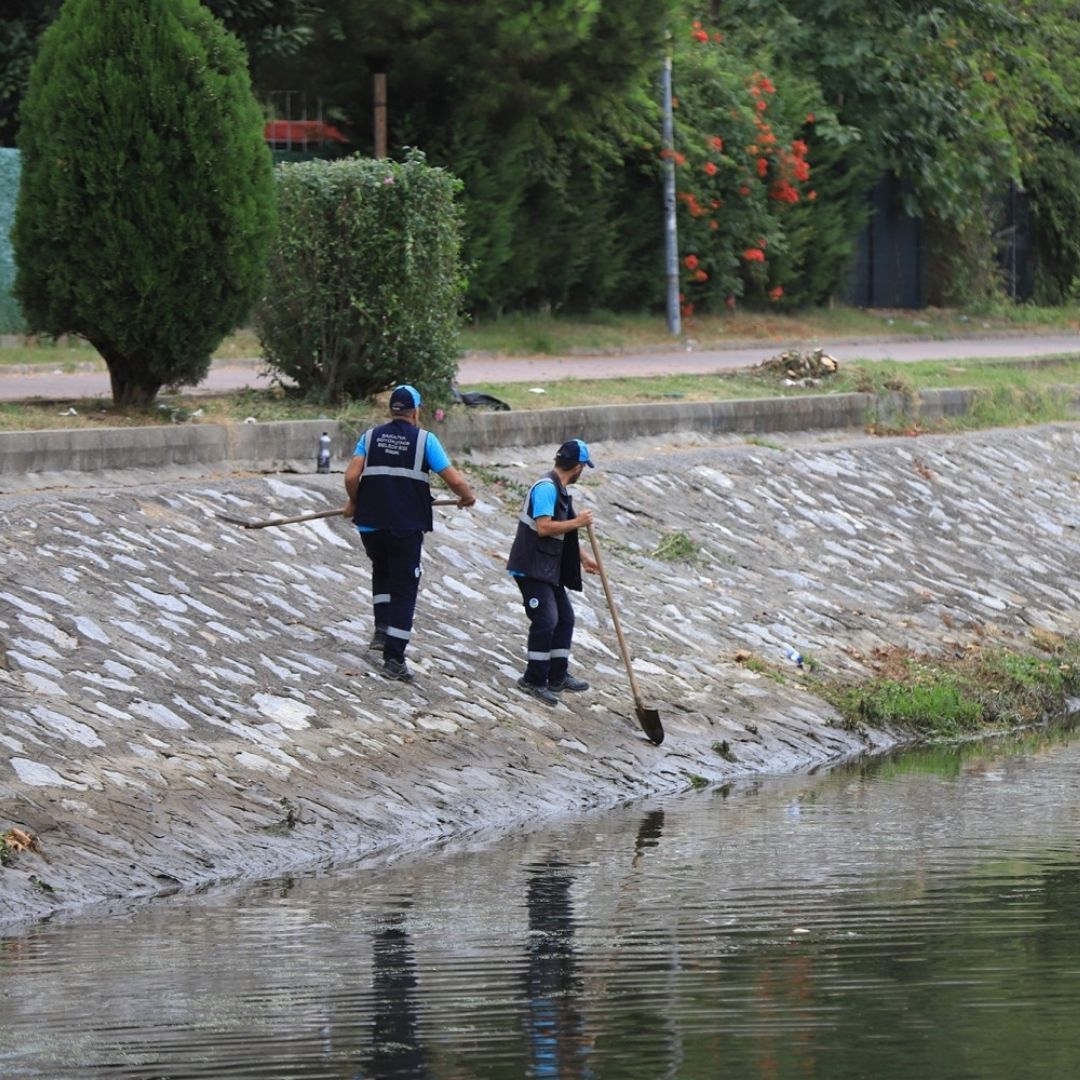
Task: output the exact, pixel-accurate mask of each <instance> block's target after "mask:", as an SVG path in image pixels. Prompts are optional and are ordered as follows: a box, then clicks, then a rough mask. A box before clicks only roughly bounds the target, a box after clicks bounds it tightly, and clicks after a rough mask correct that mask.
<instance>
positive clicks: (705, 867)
mask: <svg viewBox="0 0 1080 1080" xmlns="http://www.w3.org/2000/svg"><path fill="white" fill-rule="evenodd" d="M1078 871H1080V738H1078V737H1077V736H1076V735H1075V734H1071V733H1067V732H1058V733H1049V734H1040V735H1029V736H1024V737H1014V738H1010V739H1007V740H1002V741H1000V742H996V743H992V744H978V745H968V746H964V747H961V748H959V749H930V750H922V751H918V752H911V753H905V754H902V755H899V756H895V757H891V758H887V759H881V760H874V761H869V762H864V763H860V764H856V765H847V766H843V767H840V768H836V769H834V770H833V771H831V772H828V773H822V774H819V775H816V776H799V777H794V778H792V777H789V778H784V779H767V780H760V781H756V782H745V783H740V784H736V785H733V786H731V787H729V788H726V789H723V790H703V791H698V792H694V793H692V794H688V795H684V796H680V797H678V798H671V799H666V800H663V801H651V802H647V803H643V804H636V805H634V806H631V807H627V808H625V809H622V810H620V811H618V812H614V813H608V814H603V815H600V814H596V815H592V816H582V817H580V818H575V819H573V820H564V821H561V822H560V823H559V824H558V825H557V826H556V827H554V828H550V829H545V830H536V831H530V832H526V833H521V834H518V835H515V836H513V837H510V838H503V839H500V840H497V841H496V840H492V839H490V838H485V837H483V836H481V835H476V836H474V837H473V838H472V839H470V840H469V841H466V842H464V843H462V842H458V843H456V844H455V845H454V846H453V848H448V849H445V850H441V851H430V852H427V853H426V854H424V855H423V856H412V857H408V858H401V859H397V860H384V861H383V862H382V863H381V864H380V865H377V866H362V867H353V868H351V869H339V870H337V871H336V872H335V873H333V874H330V875H326V876H321V877H320V876H313V877H309V878H303V879H298V880H283V881H275V882H272V883H268V884H266V885H263V886H260V887H258V888H254V889H251V888H249V889H244V890H241V889H235V890H218V891H215V892H213V893H210V894H207V895H205V896H203V897H196V898H190V899H182V898H179V897H174V898H172V899H170V900H167V901H164V902H159V903H156V904H153V905H150V906H142V907H138V908H132V909H129V910H126V911H120V912H112V913H108V914H104V915H99V916H95V917H93V918H88V917H80V918H76V919H68V920H63V921H59V920H57V921H54V922H52V923H44V924H41V925H38V926H36V927H34V928H32V929H30V930H29V931H26V932H23V933H20V934H19V935H18V936H12V937H8V938H7V939H3V940H0V1076H3V1077H17V1078H20V1080H21V1078H43V1077H49V1078H52V1077H56V1078H67V1077H78V1078H84V1077H97V1076H101V1077H138V1078H165V1077H168V1078H174V1080H178V1078H181V1077H198V1078H215V1080H217V1078H224V1077H252V1078H255V1077H257V1078H269V1077H280V1078H297V1080H299V1078H304V1080H308V1078H316V1077H320V1078H321V1077H327V1078H331V1077H332V1078H349V1080H353V1078H355V1080H360V1078H364V1080H389V1078H416V1080H420V1078H424V1080H428V1078H430V1080H477V1078H492V1080H494V1078H500V1080H502V1078H505V1080H519V1078H522V1077H553V1078H559V1080H576V1078H611V1080H632V1078H642V1080H657V1078H662V1077H678V1078H686V1080H698V1078H700V1080H706V1078H708V1080H713V1078H717V1077H763V1078H783V1077H799V1078H816V1077H828V1078H845V1077H871V1078H875V1080H890V1078H893V1077H896V1078H899V1077H905V1078H906V1077H912V1076H918V1077H921V1078H936V1077H941V1078H949V1080H955V1078H962V1077H972V1078H979V1080H987V1078H994V1077H1001V1078H1009V1080H1014V1078H1027V1077H1054V1078H1061V1077H1074V1076H1078V1075H1080V1024H1078V1023H1077V1015H1078V1009H1080V1004H1078V1003H1080V872H1078Z"/></svg>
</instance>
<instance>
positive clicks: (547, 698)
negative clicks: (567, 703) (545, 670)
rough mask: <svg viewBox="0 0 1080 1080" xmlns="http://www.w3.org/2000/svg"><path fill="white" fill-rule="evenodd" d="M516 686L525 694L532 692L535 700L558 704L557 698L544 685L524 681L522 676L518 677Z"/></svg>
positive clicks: (546, 703)
mask: <svg viewBox="0 0 1080 1080" xmlns="http://www.w3.org/2000/svg"><path fill="white" fill-rule="evenodd" d="M518 686H520V687H521V689H522V690H524V691H525V693H526V694H532V696H533V697H534V698H536V699H537V701H542V702H543V703H544V704H545V705H558V704H559V699H558V698H557V697H556V696H555V695H554V694H553V693H552V692H551V691H550V690H549V689H548V688H547V687H546V686H537V685H536V684H535V683H531V682H526V681H525V679H524V678H521V679H518Z"/></svg>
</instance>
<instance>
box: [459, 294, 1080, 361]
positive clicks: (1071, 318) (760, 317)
mask: <svg viewBox="0 0 1080 1080" xmlns="http://www.w3.org/2000/svg"><path fill="white" fill-rule="evenodd" d="M1077 328H1080V307H1076V306H1066V307H1054V308H1039V307H1034V306H1031V305H1024V306H1015V305H1002V306H1001V307H995V308H989V309H986V310H980V311H967V312H965V311H953V310H946V309H940V308H926V309H923V310H920V311H906V310H883V309H869V308H853V307H844V306H842V305H839V306H837V307H833V308H813V309H810V310H807V311H794V312H778V311H734V312H724V313H722V314H716V315H703V316H695V317H694V318H693V319H688V320H686V321H684V322H683V333H682V335H681V337H680V338H679V339H677V340H679V341H693V342H695V343H696V344H697V345H698V346H699V347H702V348H709V347H715V346H720V345H730V344H733V343H735V342H740V341H750V342H752V341H770V342H777V343H780V342H785V343H786V342H793V341H821V340H834V341H835V340H836V339H838V338H853V337H869V336H879V337H880V336H882V335H889V336H896V335H902V336H904V337H925V338H927V339H930V340H932V339H935V338H946V337H958V336H965V335H972V334H991V333H1004V332H1008V331H1016V330H1040V331H1044V332H1048V331H1054V330H1060V331H1070V330H1076V329H1077ZM674 340H676V339H673V338H672V336H671V334H670V333H669V332H668V329H667V322H666V319H665V318H664V316H662V315H651V314H623V313H618V314H617V313H613V312H605V311H599V312H592V313H591V314H588V315H554V314H546V315H544V314H536V315H523V314H513V315H504V316H502V317H501V318H492V319H474V320H473V321H471V322H470V323H468V324H467V325H466V327H465V328H464V330H463V332H462V335H461V346H462V348H463V349H464V350H466V351H473V352H494V353H500V354H503V355H507V356H528V355H536V354H547V355H561V354H573V353H575V352H596V351H603V350H614V349H633V348H657V347H662V348H670V347H671V345H672V343H673V341H674Z"/></svg>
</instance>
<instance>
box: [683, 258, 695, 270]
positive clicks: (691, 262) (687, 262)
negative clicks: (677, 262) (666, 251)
mask: <svg viewBox="0 0 1080 1080" xmlns="http://www.w3.org/2000/svg"><path fill="white" fill-rule="evenodd" d="M683 266H685V267H686V269H687V270H696V269H697V267H698V257H697V256H696V255H687V256H686V258H685V259H683Z"/></svg>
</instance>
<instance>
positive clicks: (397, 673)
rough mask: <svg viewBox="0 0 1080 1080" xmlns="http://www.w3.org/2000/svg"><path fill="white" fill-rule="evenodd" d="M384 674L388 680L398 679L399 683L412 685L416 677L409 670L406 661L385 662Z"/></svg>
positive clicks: (388, 660)
mask: <svg viewBox="0 0 1080 1080" xmlns="http://www.w3.org/2000/svg"><path fill="white" fill-rule="evenodd" d="M382 673H383V674H384V675H385V676H386V677H387V678H388V679H396V680H397V681H398V682H403V683H410V682H412V681H413V679H415V678H416V676H415V675H414V674H413V673H412V672H411V671H410V670H409V668H408V666H407V665H406V663H405V661H404V660H390V659H386V660H384V661H383V666H382Z"/></svg>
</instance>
